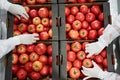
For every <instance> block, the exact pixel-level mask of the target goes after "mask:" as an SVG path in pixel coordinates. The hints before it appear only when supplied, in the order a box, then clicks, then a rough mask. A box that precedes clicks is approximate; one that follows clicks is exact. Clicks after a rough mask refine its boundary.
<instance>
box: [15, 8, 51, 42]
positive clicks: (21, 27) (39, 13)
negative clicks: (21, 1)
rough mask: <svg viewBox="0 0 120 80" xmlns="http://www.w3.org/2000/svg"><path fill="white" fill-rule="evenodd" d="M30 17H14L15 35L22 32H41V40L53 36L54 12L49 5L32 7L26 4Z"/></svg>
mask: <svg viewBox="0 0 120 80" xmlns="http://www.w3.org/2000/svg"><path fill="white" fill-rule="evenodd" d="M24 7H25V9H26V11H27V13H28V14H29V17H30V18H29V19H28V20H26V19H24V18H22V17H21V19H20V20H19V19H18V18H16V17H15V18H14V33H13V34H14V36H16V35H20V34H33V33H37V34H39V38H40V40H48V39H51V38H52V19H51V17H52V12H51V10H50V9H48V8H47V7H40V8H39V9H31V8H29V7H28V6H24Z"/></svg>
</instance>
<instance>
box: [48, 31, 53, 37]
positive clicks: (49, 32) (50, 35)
mask: <svg viewBox="0 0 120 80" xmlns="http://www.w3.org/2000/svg"><path fill="white" fill-rule="evenodd" d="M48 35H49V37H50V38H52V29H49V31H48Z"/></svg>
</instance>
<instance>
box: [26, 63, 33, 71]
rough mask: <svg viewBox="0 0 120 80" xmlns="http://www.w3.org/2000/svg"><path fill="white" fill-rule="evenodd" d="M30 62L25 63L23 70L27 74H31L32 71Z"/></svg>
mask: <svg viewBox="0 0 120 80" xmlns="http://www.w3.org/2000/svg"><path fill="white" fill-rule="evenodd" d="M32 64H33V63H32V62H27V63H26V64H25V70H26V71H27V72H28V73H29V72H32V71H33V69H32Z"/></svg>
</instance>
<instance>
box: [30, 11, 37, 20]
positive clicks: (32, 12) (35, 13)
mask: <svg viewBox="0 0 120 80" xmlns="http://www.w3.org/2000/svg"><path fill="white" fill-rule="evenodd" d="M29 15H30V17H31V18H34V17H37V16H38V13H37V10H36V9H31V10H30V12H29Z"/></svg>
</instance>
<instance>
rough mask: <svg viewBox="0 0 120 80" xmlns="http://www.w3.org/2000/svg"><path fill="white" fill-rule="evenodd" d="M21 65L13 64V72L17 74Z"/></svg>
mask: <svg viewBox="0 0 120 80" xmlns="http://www.w3.org/2000/svg"><path fill="white" fill-rule="evenodd" d="M18 70H19V66H18V65H17V64H14V65H12V74H15V75H16V74H17V72H18Z"/></svg>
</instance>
